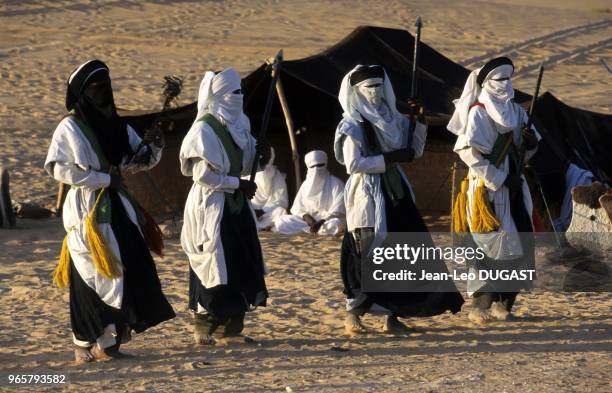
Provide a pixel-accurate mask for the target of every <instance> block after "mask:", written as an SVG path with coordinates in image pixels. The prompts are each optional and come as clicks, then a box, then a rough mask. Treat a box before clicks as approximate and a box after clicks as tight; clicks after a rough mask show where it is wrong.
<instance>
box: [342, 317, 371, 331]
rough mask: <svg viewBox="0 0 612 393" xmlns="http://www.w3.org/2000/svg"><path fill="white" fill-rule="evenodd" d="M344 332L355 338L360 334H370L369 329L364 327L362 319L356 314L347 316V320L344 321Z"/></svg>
mask: <svg viewBox="0 0 612 393" xmlns="http://www.w3.org/2000/svg"><path fill="white" fill-rule="evenodd" d="M344 331H345V332H346V333H347V334H348V335H349V336H355V335H359V334H366V333H367V332H368V329H366V327H365V326H363V323H361V318H359V316H357V315H354V314H347V315H346V318H345V319H344Z"/></svg>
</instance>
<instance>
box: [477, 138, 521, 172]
mask: <svg viewBox="0 0 612 393" xmlns="http://www.w3.org/2000/svg"><path fill="white" fill-rule="evenodd" d="M513 145H514V141H513V139H512V132H506V133H505V134H499V135H498V136H497V139H496V140H495V143H494V144H493V149H491V153H489V154H483V157H484V158H486V159H487V160H489V162H491V163H492V164H493V165H495V167H497V168H499V166H500V165H501V163H502V162H503V161H504V159H505V158H506V156H507V155H508V154H510V159H514V160H516V161H518V159H517V158H518V157H516V151H515V149H513V148H512V146H513Z"/></svg>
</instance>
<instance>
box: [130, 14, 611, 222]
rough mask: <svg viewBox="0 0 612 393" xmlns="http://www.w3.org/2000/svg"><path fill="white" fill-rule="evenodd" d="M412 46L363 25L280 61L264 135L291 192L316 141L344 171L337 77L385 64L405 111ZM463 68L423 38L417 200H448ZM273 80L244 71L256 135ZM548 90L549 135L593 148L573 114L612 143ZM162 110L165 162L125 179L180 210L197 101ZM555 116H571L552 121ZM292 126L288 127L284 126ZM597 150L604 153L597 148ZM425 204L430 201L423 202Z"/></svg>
mask: <svg viewBox="0 0 612 393" xmlns="http://www.w3.org/2000/svg"><path fill="white" fill-rule="evenodd" d="M413 46H414V37H413V36H412V35H411V34H410V33H408V32H407V31H405V30H398V29H389V28H382V27H371V26H362V27H358V28H357V29H355V30H354V31H353V32H352V33H351V34H349V35H348V36H347V37H346V38H345V39H343V40H342V41H340V42H339V43H337V44H336V45H334V46H332V47H330V48H329V49H327V50H325V51H323V52H321V53H320V54H317V55H314V56H310V57H307V58H305V59H299V60H289V61H284V62H283V63H282V65H281V71H280V78H279V80H280V84H279V85H278V89H277V93H279V92H280V93H281V95H280V96H279V94H277V95H276V96H275V98H274V102H273V107H272V113H271V119H270V125H269V129H268V139H269V140H270V142H271V143H272V145H273V146H274V148H275V150H276V157H277V158H276V165H277V166H278V167H279V168H280V169H281V171H283V172H284V173H286V174H287V184H288V186H289V190H290V196H291V195H293V194H294V193H295V192H296V183H298V182H297V181H296V177H299V176H300V175H302V176H303V174H304V173H305V167H304V164H303V162H302V157H303V156H304V154H306V153H307V152H308V151H310V150H313V149H320V150H324V151H326V152H327V153H328V156H329V158H330V159H329V168H330V170H331V171H332V173H334V174H336V175H337V176H340V177H341V178H346V175H345V173H344V169H343V168H341V167H340V166H339V165H338V164H337V162H336V161H335V160H334V158H333V138H334V132H335V128H336V126H337V124H338V122H339V121H340V119H341V115H342V109H341V107H340V105H339V103H338V99H337V95H338V91H339V89H340V83H341V80H342V77H343V76H344V75H345V74H346V73H347V72H348V71H349V70H350V69H352V68H353V67H354V66H355V65H356V64H380V65H382V66H384V67H385V69H386V70H387V73H388V75H389V78H390V79H391V82H392V84H393V86H394V90H395V93H396V96H397V105H398V109H399V110H400V111H402V112H405V111H406V109H407V108H406V106H405V102H406V101H407V100H408V97H409V93H410V84H411V77H412V74H411V70H412V52H413ZM468 74H469V70H467V69H466V68H464V67H463V66H461V65H459V64H457V63H455V62H453V61H452V60H450V59H448V58H447V57H445V56H444V55H442V54H441V53H439V52H437V51H436V50H434V49H433V48H431V47H430V46H428V45H427V44H424V43H423V44H422V46H421V62H420V73H419V77H418V90H419V98H420V99H421V100H423V102H424V104H425V108H426V115H427V118H428V122H429V125H430V127H429V133H428V145H427V146H428V147H427V149H428V153H427V154H426V155H425V157H423V158H422V159H421V160H418V161H417V163H414V164H410V165H409V166H408V170H409V177H410V178H411V180H412V181H413V186H414V187H415V189H416V193H417V196H419V197H418V198H417V203H419V199H420V200H421V201H423V200H426V201H427V200H432V199H438V202H439V204H438V206H444V207H446V206H448V201H449V200H450V188H451V185H450V181H449V176H448V174H449V173H450V170H451V164H452V162H453V161H454V160H455V159H456V157H455V155H454V154H453V152H452V149H451V146H452V144H453V142H454V136H453V135H452V134H451V133H449V132H448V131H446V123H447V121H448V119H449V117H450V115H451V113H452V111H453V109H454V106H453V104H452V100H453V99H455V98H457V97H459V96H460V94H461V91H462V89H463V85H464V83H465V80H466V78H467V76H468ZM270 81H271V75H270V66H269V64H268V63H264V64H263V65H261V66H260V67H259V68H257V69H256V70H255V71H253V72H252V73H250V74H249V75H247V76H246V77H245V78H244V79H243V90H244V92H245V112H246V113H247V115H248V116H249V118H250V119H251V124H252V131H253V133H254V135H257V134H258V133H259V128H260V123H261V116H262V113H263V107H264V105H265V101H266V96H267V93H268V89H269V87H270ZM515 96H516V100H517V102H519V103H521V104H523V105H526V104H527V103H528V101H529V99H530V98H531V97H530V96H529V95H528V94H525V93H523V92H520V91H517V92H516V94H515ZM281 97H282V99H283V103H282V104H281ZM546 97H548V95H545V96H544V97H543V98H542V99H541V100H540V101H539V102H540V103H539V105H538V116H540V117H539V118H541V122H538V121H536V125H540V124H541V125H545V126H546V129H547V130H549V133H548V134H550V135H551V137H550V138H553V139H557V138H559V136H557V135H556V132H557V131H556V130H557V129H562V130H564V131H559V132H561V134H563V135H570V134H571V135H572V137H571V138H569V137H568V138H569V139H568V138H566V139H565V140H566V141H567V143H570V144H571V146H572V147H575V148H576V150H577V151H578V152H579V153H580V157H582V158H583V159H584V157H585V156H589V155H590V154H591V153H590V152H591V151H592V150H593V146H589V141H586V142H584V141H582V142H580V143H576V142H575V141H574V139H575V138H577V137H578V136H579V134H576V133H575V132H570V131H568V130H569V129H573V128H575V126H572V125H570V124H572V123H571V122H572V121H574V119H576V118H580V119H581V120H580V127H579V128H578V129H582V130H588V131H586V132H584V133H583V134H582V135H600V137H601V138H603V135H607V139H606V138H603V139H596V140H598V141H599V140H601V141H602V142H601V144H599V145H598V146H597V149H601V148H603V147H604V146H607V147H610V146H612V144H611V143H610V139H609V137H610V131H609V124H610V123H609V121H610V120H609V116H607V117H606V116H605V115H599V114H594V113H592V112H586V111H580V110H577V109H573V108H569V107H567V106H565V105H563V104H562V103H560V102H558V101H557V100H554V101H551V99H550V98H546ZM540 108H541V109H540ZM555 111H560V112H563V113H564V116H566V117H562V116H557V115H550V116H548V115H544V114H543V113H556V112H555ZM576 111H578V112H576ZM575 113H578V116H575V117H573V116H572V115H573V114H575ZM540 114H542V115H540ZM126 115H127V117H128V121H129V122H130V124H132V125H133V126H134V127H135V128H136V129H137V130H139V131H143V130H144V129H146V128H147V127H149V126H150V125H151V124H152V122H153V121H154V120H155V119H156V118H158V117H159V116H160V114H159V113H146V114H144V113H129V114H126ZM163 115H164V116H165V117H166V118H168V119H171V120H172V121H173V128H172V130H171V131H169V132H167V133H166V137H167V148H166V150H165V152H164V158H163V159H162V162H161V163H160V165H158V166H157V167H156V168H154V169H153V172H152V174H151V175H144V174H141V175H136V176H131V177H130V178H129V179H128V183H130V186H131V188H132V190H134V193H135V195H136V198H137V199H138V200H139V201H141V203H142V204H143V205H144V206H145V207H146V208H147V209H149V210H151V211H153V212H156V213H160V212H163V211H168V210H173V211H175V212H179V211H181V210H182V207H183V204H184V201H185V199H186V196H187V192H188V190H189V187H190V185H191V180H190V179H188V178H185V177H183V176H182V175H181V174H180V171H179V165H178V153H179V149H180V143H181V141H182V138H183V137H184V135H185V133H186V132H187V130H188V129H189V126H190V125H191V123H192V122H193V120H194V118H195V115H196V104H195V103H192V104H189V105H186V106H183V107H180V108H176V109H173V110H171V111H168V112H165V113H163ZM559 119H568V120H564V121H563V123H559V122H557V123H555V121H556V120H559ZM605 119H608V120H605ZM289 127H291V131H292V132H288V128H289ZM565 127H567V128H565ZM602 127H603V128H602ZM606 127H607V128H606ZM598 130H601V131H598ZM606 130H607V131H606ZM290 136H291V137H292V138H290ZM291 139H293V141H291ZM292 142H293V143H292ZM292 144H293V150H292ZM296 149H297V152H296ZM597 151H598V152H599V151H600V150H597ZM608 151H609V149H608ZM292 152H296V153H297V154H295V155H293V156H295V157H297V160H296V162H295V163H297V165H294V161H293V160H292ZM598 154H599V156H600V157H601V158H605V156H602V155H601V153H598ZM590 162H592V167H593V168H608V169H607V170H606V171H605V172H606V173H607V174H610V171H609V167H610V163H609V162H608V163H605V162H602V161H601V160H599V159H597V160H596V161H590ZM589 168H591V166H589ZM298 180H299V179H298ZM436 190H437V191H436ZM440 191H444V192H443V193H442V192H440ZM160 201H161V202H162V203H163V205H165V207H166V208H165V209H164V208H162V206H160ZM428 206H431V205H425V207H428ZM168 207H170V208H169V209H168ZM422 207H423V206H422Z"/></svg>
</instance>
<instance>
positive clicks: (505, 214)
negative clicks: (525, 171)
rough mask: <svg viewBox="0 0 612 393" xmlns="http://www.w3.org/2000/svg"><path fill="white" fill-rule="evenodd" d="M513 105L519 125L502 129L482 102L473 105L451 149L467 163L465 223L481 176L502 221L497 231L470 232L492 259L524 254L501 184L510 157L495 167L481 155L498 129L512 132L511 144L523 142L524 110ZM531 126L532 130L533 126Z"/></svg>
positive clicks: (527, 155)
mask: <svg viewBox="0 0 612 393" xmlns="http://www.w3.org/2000/svg"><path fill="white" fill-rule="evenodd" d="M514 105H516V106H517V109H518V111H519V121H518V125H517V126H516V127H515V128H514V129H512V130H510V129H502V127H501V126H499V125H498V124H496V123H494V122H493V121H492V120H491V118H490V117H489V116H488V114H487V111H486V109H485V108H483V107H481V106H474V107H472V108H471V109H470V111H469V113H468V119H467V128H466V131H465V133H462V134H460V135H459V136H458V138H457V142H456V143H455V147H454V151H455V152H457V154H459V157H460V158H461V160H462V161H463V162H464V163H465V164H466V165H467V166H468V167H469V172H468V178H469V188H468V193H467V197H468V206H467V218H468V225H469V226H470V228H471V226H472V223H471V217H472V209H471V206H472V201H473V199H474V194H475V192H476V188H477V187H478V185H479V183H480V181H481V180H484V185H485V187H486V189H487V195H488V198H489V201H490V202H492V204H493V206H494V209H495V215H496V216H497V218H498V220H499V221H500V223H501V227H500V228H499V230H497V231H494V232H490V233H472V237H473V239H474V241H475V242H476V244H477V245H478V246H479V247H482V249H483V251H484V252H485V254H486V255H487V256H488V257H489V258H492V259H495V260H511V259H516V258H520V257H521V256H522V255H523V249H522V247H521V241H520V239H519V235H518V233H517V228H516V225H515V224H514V220H513V219H512V215H511V212H510V193H509V190H508V188H507V187H506V186H505V185H503V183H504V181H505V180H506V176H507V175H508V172H509V169H510V161H509V160H510V158H509V156H506V157H505V158H504V160H503V162H502V163H501V165H500V166H499V168H496V167H495V165H493V163H491V162H489V161H488V160H487V159H486V158H485V157H484V156H483V155H484V154H490V153H491V151H492V149H493V145H494V144H495V141H496V140H497V137H498V135H499V134H500V133H505V132H512V133H513V139H514V144H515V145H516V146H520V143H522V137H521V128H522V126H523V124H527V113H526V112H525V110H524V109H523V108H522V107H520V106H519V105H517V104H514ZM533 129H534V131H535V128H533ZM535 132H536V137H537V138H538V140H539V139H540V135H539V134H538V133H537V131H535ZM536 150H537V149H533V150H528V151H526V153H525V162H526V161H528V160H529V158H531V157H532V156H533V155H534V154H535V152H536ZM521 177H522V179H523V182H522V195H523V203H524V205H525V209H526V210H527V213H528V214H529V217H531V214H532V210H533V203H532V200H531V194H530V193H529V187H528V186H527V181H526V180H525V177H524V176H522V175H521Z"/></svg>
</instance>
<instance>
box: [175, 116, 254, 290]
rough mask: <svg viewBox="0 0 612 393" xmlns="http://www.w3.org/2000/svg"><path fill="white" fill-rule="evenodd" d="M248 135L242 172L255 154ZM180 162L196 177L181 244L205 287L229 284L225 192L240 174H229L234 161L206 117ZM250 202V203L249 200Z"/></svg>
mask: <svg viewBox="0 0 612 393" xmlns="http://www.w3.org/2000/svg"><path fill="white" fill-rule="evenodd" d="M247 129H248V128H247ZM245 138H246V139H245V146H244V148H243V149H242V150H243V158H242V173H241V175H242V176H245V175H248V174H249V172H250V170H251V165H252V162H253V159H254V158H255V139H254V138H253V137H252V136H251V135H250V134H248V135H247V136H245ZM180 162H181V172H182V173H183V175H185V176H190V177H191V178H192V179H193V185H192V186H191V190H190V191H189V195H188V197H187V202H186V203H185V212H184V221H183V229H182V231H181V246H182V247H183V250H184V251H185V253H186V254H187V256H188V258H189V263H190V265H191V268H192V269H193V271H194V272H195V274H196V275H197V276H198V278H199V279H200V282H201V283H202V285H203V286H204V287H206V288H212V287H215V286H218V285H222V284H227V282H228V281H227V279H228V277H227V268H226V264H225V256H224V252H223V245H222V243H221V234H220V228H221V218H222V216H223V208H224V206H225V193H226V192H227V193H233V192H234V191H235V190H236V189H237V188H238V186H239V182H240V178H238V177H234V176H229V171H230V161H229V158H228V156H227V153H226V152H225V148H224V147H223V143H222V142H221V140H220V139H219V138H218V137H217V135H216V134H215V132H214V131H213V129H212V128H211V127H210V126H209V125H208V124H206V123H205V122H203V121H198V122H196V123H194V124H193V125H192V126H191V129H190V130H189V132H188V133H187V135H186V136H185V139H183V143H182V145H181V151H180ZM246 203H247V204H249V206H250V202H249V201H248V200H246ZM264 268H265V264H264Z"/></svg>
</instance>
